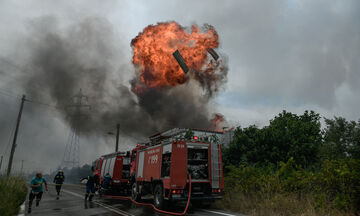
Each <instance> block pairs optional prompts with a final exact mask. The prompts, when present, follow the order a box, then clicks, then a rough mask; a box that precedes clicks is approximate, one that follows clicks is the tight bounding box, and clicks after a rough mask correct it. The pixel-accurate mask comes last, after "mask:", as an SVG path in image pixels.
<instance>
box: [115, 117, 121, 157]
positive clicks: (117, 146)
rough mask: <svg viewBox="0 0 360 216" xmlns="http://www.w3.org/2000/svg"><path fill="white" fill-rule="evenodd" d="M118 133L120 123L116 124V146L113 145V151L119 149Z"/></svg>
mask: <svg viewBox="0 0 360 216" xmlns="http://www.w3.org/2000/svg"><path fill="white" fill-rule="evenodd" d="M119 133H120V124H119V123H118V124H117V125H116V146H115V152H117V151H118V150H119Z"/></svg>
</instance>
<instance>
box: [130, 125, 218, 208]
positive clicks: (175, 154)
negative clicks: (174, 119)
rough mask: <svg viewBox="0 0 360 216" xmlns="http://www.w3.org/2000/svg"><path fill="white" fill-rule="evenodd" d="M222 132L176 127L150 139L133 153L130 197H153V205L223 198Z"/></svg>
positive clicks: (159, 205) (136, 198) (162, 205)
mask: <svg viewBox="0 0 360 216" xmlns="http://www.w3.org/2000/svg"><path fill="white" fill-rule="evenodd" d="M218 135H221V133H220V132H214V131H205V130H194V129H192V130H190V129H184V128H175V129H172V130H169V131H166V132H163V133H159V134H155V135H153V136H151V137H150V141H151V142H150V143H148V144H142V145H138V146H137V147H136V148H134V149H133V151H132V154H131V156H132V157H131V163H132V169H131V181H130V184H131V195H132V198H133V199H135V200H140V199H141V196H143V195H146V194H152V195H153V196H154V205H155V206H156V207H157V208H163V207H164V203H165V202H167V201H184V200H187V198H188V195H189V181H190V178H189V175H190V176H191V200H192V201H195V200H201V201H204V200H208V201H212V200H216V199H221V198H222V193H223V189H224V178H223V170H222V159H221V144H220V143H219V139H217V138H216V137H217V136H218Z"/></svg>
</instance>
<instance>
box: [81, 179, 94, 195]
mask: <svg viewBox="0 0 360 216" xmlns="http://www.w3.org/2000/svg"><path fill="white" fill-rule="evenodd" d="M85 179H87V182H86V193H85V200H87V198H88V197H89V201H92V198H93V197H94V194H95V188H96V181H95V178H94V176H93V175H89V176H87V177H84V178H82V179H81V181H83V180H85Z"/></svg>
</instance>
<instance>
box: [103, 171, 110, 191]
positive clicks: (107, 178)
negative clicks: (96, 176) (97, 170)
mask: <svg viewBox="0 0 360 216" xmlns="http://www.w3.org/2000/svg"><path fill="white" fill-rule="evenodd" d="M111 179H112V178H111V175H110V173H108V172H107V173H106V174H105V176H104V181H103V184H102V187H103V188H105V189H108V188H109V186H110V182H111Z"/></svg>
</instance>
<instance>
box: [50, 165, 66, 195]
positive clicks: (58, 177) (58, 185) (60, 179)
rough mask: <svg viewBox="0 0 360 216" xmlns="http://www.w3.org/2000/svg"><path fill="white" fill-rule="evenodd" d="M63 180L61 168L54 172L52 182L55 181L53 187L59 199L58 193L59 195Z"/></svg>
mask: <svg viewBox="0 0 360 216" xmlns="http://www.w3.org/2000/svg"><path fill="white" fill-rule="evenodd" d="M64 181H65V176H64V173H63V171H62V170H59V172H58V173H57V174H56V176H55V177H54V181H53V182H54V183H55V189H56V192H57V197H56V199H59V195H60V190H61V186H62V184H63V183H64Z"/></svg>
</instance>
